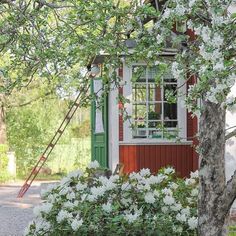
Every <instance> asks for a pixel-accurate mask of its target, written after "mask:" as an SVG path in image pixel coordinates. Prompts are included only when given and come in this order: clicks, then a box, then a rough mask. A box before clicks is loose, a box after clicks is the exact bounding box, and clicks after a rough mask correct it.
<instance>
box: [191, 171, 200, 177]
mask: <svg viewBox="0 0 236 236" xmlns="http://www.w3.org/2000/svg"><path fill="white" fill-rule="evenodd" d="M198 176H199V172H198V170H196V171H195V172H191V173H190V177H191V178H193V179H194V178H198Z"/></svg>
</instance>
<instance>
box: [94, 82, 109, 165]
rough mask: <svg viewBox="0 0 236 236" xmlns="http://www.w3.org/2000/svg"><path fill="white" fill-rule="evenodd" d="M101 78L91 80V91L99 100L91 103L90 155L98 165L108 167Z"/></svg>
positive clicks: (105, 112) (105, 100)
mask: <svg viewBox="0 0 236 236" xmlns="http://www.w3.org/2000/svg"><path fill="white" fill-rule="evenodd" d="M102 87H103V84H102V79H101V78H95V79H93V80H92V81H91V93H93V94H96V95H97V96H98V97H100V99H101V100H100V101H101V102H99V103H98V102H97V101H95V100H93V101H92V105H91V131H92V133H91V140H92V144H91V152H92V153H91V154H92V155H91V156H92V160H97V161H98V162H99V164H100V166H102V167H105V168H108V98H107V96H104V95H103V96H102Z"/></svg>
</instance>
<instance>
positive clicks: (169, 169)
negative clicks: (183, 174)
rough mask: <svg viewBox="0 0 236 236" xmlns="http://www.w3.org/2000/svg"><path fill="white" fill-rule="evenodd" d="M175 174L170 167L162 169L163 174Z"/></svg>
mask: <svg viewBox="0 0 236 236" xmlns="http://www.w3.org/2000/svg"><path fill="white" fill-rule="evenodd" d="M173 173H175V170H174V169H173V168H172V167H168V168H165V169H164V174H166V175H169V174H173Z"/></svg>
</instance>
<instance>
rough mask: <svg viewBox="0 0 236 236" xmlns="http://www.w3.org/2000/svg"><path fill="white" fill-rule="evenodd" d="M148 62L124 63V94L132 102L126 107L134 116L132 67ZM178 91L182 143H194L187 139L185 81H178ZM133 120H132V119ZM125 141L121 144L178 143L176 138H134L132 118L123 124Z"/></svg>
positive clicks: (178, 115) (129, 113) (178, 118)
mask: <svg viewBox="0 0 236 236" xmlns="http://www.w3.org/2000/svg"><path fill="white" fill-rule="evenodd" d="M146 65H147V64H146V63H132V64H131V65H129V66H128V65H127V64H125V63H124V64H123V68H124V82H125V85H124V87H123V96H124V97H125V98H127V99H129V100H130V103H126V104H125V108H126V111H127V115H129V116H130V117H131V116H132V101H133V100H132V82H131V78H132V67H133V66H146ZM177 86H178V88H179V89H178V91H179V92H180V94H182V95H181V96H178V98H177V120H178V128H179V137H181V143H180V144H185V143H192V142H189V141H187V109H186V108H185V107H184V106H183V101H184V98H185V94H186V83H185V81H180V80H178V81H177ZM131 122H132V121H131ZM123 129H124V130H123V131H124V132H123V134H124V136H123V141H122V142H120V143H121V144H122V143H123V144H134V143H135V144H139V143H140V144H142V143H144V144H152V143H153V144H165V143H167V144H176V140H170V139H156V138H133V132H132V128H131V126H130V120H126V121H125V122H124V126H123Z"/></svg>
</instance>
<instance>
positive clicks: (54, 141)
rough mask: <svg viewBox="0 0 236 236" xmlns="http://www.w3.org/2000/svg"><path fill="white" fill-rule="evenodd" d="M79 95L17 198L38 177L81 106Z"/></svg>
mask: <svg viewBox="0 0 236 236" xmlns="http://www.w3.org/2000/svg"><path fill="white" fill-rule="evenodd" d="M87 91H88V89H87ZM81 93H82V92H81ZM81 93H80V94H79V95H78V96H77V97H76V99H75V101H74V102H73V105H72V106H71V108H70V109H69V111H68V112H67V114H66V116H65V118H64V120H63V121H62V123H61V125H60V126H59V128H58V129H57V131H56V133H55V135H54V136H53V138H52V139H51V141H50V143H49V144H48V146H47V147H46V149H45V150H44V152H43V154H42V155H41V156H40V158H39V160H38V162H37V163H36V165H35V166H34V168H33V169H32V171H31V173H30V174H29V176H28V178H27V179H26V180H25V183H24V184H23V186H22V187H21V189H20V191H19V193H18V196H17V197H18V198H22V197H23V196H24V194H25V193H26V192H27V190H28V189H29V187H30V186H31V184H32V182H33V181H34V179H35V178H36V176H37V175H38V173H39V171H40V170H41V168H42V167H43V165H44V163H45V162H46V161H47V159H48V157H49V155H50V154H51V152H52V150H53V149H54V147H55V145H56V144H57V142H58V141H59V139H60V138H61V136H62V134H63V132H64V131H65V129H66V127H67V125H68V124H69V123H70V121H71V118H72V117H73V115H74V114H75V112H76V110H77V108H78V107H79V106H80V105H81V101H82V100H80V102H79V99H80V95H81Z"/></svg>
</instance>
